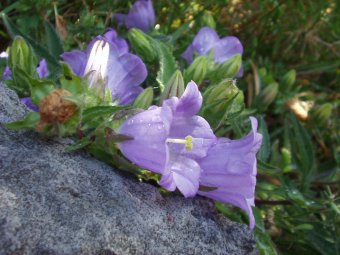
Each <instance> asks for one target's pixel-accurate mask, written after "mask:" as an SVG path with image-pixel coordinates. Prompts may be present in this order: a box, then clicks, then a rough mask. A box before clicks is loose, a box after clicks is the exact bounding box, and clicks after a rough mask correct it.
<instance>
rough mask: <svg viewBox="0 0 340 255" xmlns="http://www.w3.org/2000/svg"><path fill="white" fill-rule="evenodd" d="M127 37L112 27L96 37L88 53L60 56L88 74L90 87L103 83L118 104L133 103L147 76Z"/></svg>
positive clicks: (74, 69) (67, 53)
mask: <svg viewBox="0 0 340 255" xmlns="http://www.w3.org/2000/svg"><path fill="white" fill-rule="evenodd" d="M128 50H129V47H128V45H127V43H126V41H125V40H123V39H121V38H119V37H118V35H117V33H116V31H114V30H113V29H109V30H108V31H107V32H106V33H105V34H104V35H103V36H97V37H96V38H94V39H93V40H92V41H91V42H90V44H89V45H88V47H87V50H86V52H82V51H79V50H74V51H71V52H65V53H63V54H62V55H61V57H62V59H63V60H64V61H65V62H66V63H68V64H69V65H70V67H71V68H72V70H73V72H74V73H75V74H76V75H78V76H86V77H87V78H88V81H89V85H90V86H91V87H97V86H100V84H104V85H105V87H107V88H108V89H109V90H110V92H111V96H112V100H113V101H114V100H118V101H119V104H121V105H125V104H130V103H131V102H133V101H134V99H135V98H136V97H137V96H138V95H139V94H140V93H141V92H142V91H143V89H142V88H141V87H140V86H139V85H140V84H141V83H142V82H143V81H144V80H145V78H146V76H147V70H146V66H145V64H144V63H143V61H142V60H141V59H140V58H139V57H138V56H136V55H134V54H131V53H129V52H128Z"/></svg>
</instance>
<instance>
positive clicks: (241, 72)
mask: <svg viewBox="0 0 340 255" xmlns="http://www.w3.org/2000/svg"><path fill="white" fill-rule="evenodd" d="M243 73H244V68H243V65H241V68H240V70H238V73H237V74H236V77H238V78H239V77H242V76H243Z"/></svg>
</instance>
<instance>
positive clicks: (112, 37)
mask: <svg viewBox="0 0 340 255" xmlns="http://www.w3.org/2000/svg"><path fill="white" fill-rule="evenodd" d="M103 37H104V38H105V39H106V41H107V42H108V43H109V44H110V45H115V46H116V47H117V50H118V51H119V53H120V54H119V55H121V54H123V53H127V52H128V51H129V46H128V44H127V42H126V40H124V39H122V38H119V37H118V35H117V32H116V31H115V30H114V29H112V28H109V29H108V30H107V31H106V32H105V34H104V36H103Z"/></svg>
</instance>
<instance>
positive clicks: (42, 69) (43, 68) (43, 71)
mask: <svg viewBox="0 0 340 255" xmlns="http://www.w3.org/2000/svg"><path fill="white" fill-rule="evenodd" d="M37 73H38V75H39V77H40V78H44V77H47V76H48V69H47V63H46V60H45V59H42V60H41V61H40V63H39V66H38V67H37Z"/></svg>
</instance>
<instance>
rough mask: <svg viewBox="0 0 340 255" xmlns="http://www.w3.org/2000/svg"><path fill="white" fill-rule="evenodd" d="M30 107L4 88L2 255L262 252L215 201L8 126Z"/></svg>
mask: <svg viewBox="0 0 340 255" xmlns="http://www.w3.org/2000/svg"><path fill="white" fill-rule="evenodd" d="M26 112H27V109H26V108H25V107H24V106H22V105H21V104H20V102H19V101H18V98H17V96H16V94H15V93H14V92H13V91H11V90H9V89H8V88H7V87H6V86H4V85H3V84H0V123H1V124H0V254H51V255H52V254H53V255H54V254H108V255H110V254H117V255H120V254H255V253H256V251H255V241H254V238H253V236H252V233H251V231H249V230H248V227H247V226H245V225H241V224H237V223H234V222H231V221H229V220H228V219H227V218H225V217H223V216H221V215H219V214H217V213H216V211H215V209H214V207H213V204H212V202H211V201H209V200H207V199H204V198H199V197H197V198H194V199H185V198H183V197H181V196H179V195H176V194H170V195H167V196H162V195H161V194H160V193H159V192H158V190H157V188H156V187H154V186H152V185H150V184H146V183H139V182H138V181H136V180H135V179H134V178H132V177H129V176H124V175H122V174H120V173H119V172H118V171H115V170H114V169H112V168H111V167H110V166H108V165H106V164H104V163H102V162H99V161H97V160H96V159H94V158H92V157H90V156H88V155H87V154H86V153H84V152H79V153H72V154H67V153H65V152H64V149H65V146H66V144H67V143H68V141H69V140H67V139H61V140H58V141H51V140H47V139H46V138H43V137H40V136H39V135H38V134H35V133H34V132H28V131H10V130H7V129H6V128H5V127H4V126H3V124H4V123H6V122H10V121H14V120H18V119H20V118H22V117H23V116H24V115H25V113H26Z"/></svg>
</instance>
